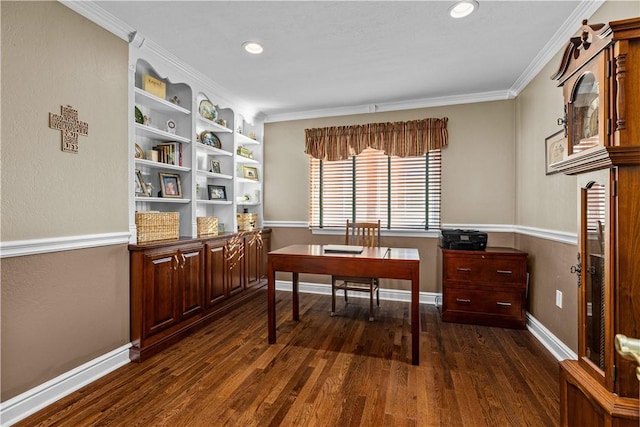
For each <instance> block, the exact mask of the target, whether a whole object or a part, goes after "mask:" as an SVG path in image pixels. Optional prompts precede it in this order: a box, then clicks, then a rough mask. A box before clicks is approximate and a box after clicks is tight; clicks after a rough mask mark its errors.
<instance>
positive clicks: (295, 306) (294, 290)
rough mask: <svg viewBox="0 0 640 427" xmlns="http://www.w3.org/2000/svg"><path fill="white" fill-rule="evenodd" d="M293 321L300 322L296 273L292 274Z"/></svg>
mask: <svg viewBox="0 0 640 427" xmlns="http://www.w3.org/2000/svg"><path fill="white" fill-rule="evenodd" d="M291 290H292V293H293V320H300V303H299V300H298V273H293V283H292V289H291Z"/></svg>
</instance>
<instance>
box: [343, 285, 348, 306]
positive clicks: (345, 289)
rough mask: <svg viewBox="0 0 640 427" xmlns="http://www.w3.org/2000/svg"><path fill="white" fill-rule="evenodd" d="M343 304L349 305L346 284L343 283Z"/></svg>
mask: <svg viewBox="0 0 640 427" xmlns="http://www.w3.org/2000/svg"><path fill="white" fill-rule="evenodd" d="M344 285H345V286H344V303H345V304H349V298H348V296H347V282H344Z"/></svg>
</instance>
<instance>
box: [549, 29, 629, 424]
mask: <svg viewBox="0 0 640 427" xmlns="http://www.w3.org/2000/svg"><path fill="white" fill-rule="evenodd" d="M552 78H553V79H554V80H557V81H558V83H559V86H560V87H562V91H563V94H564V102H565V117H564V118H562V119H559V124H562V125H564V127H565V140H564V144H563V149H564V155H563V156H562V160H561V161H559V162H557V163H555V164H553V165H552V167H554V168H555V169H556V170H559V171H562V172H564V173H566V174H569V175H578V183H579V184H580V190H579V193H580V195H579V199H580V203H579V204H580V209H579V232H578V235H579V239H578V240H579V252H578V259H577V264H576V265H575V266H573V267H572V270H573V271H574V272H576V273H577V275H578V277H577V281H578V286H579V288H578V289H579V291H578V295H579V297H578V331H579V333H578V360H565V361H562V362H560V418H561V419H560V425H561V426H582V427H589V426H619V427H623V426H634V427H638V425H639V418H640V416H639V409H638V408H639V405H638V398H639V390H640V388H639V383H638V379H637V378H636V367H635V365H634V364H633V362H631V361H628V360H626V359H624V358H623V357H621V356H620V355H619V354H618V353H617V352H616V350H615V346H614V339H615V336H616V335H617V334H623V335H625V336H627V337H635V338H638V337H640V18H633V19H627V20H621V21H614V22H610V23H608V24H595V25H591V24H589V23H587V21H583V25H582V27H581V28H580V30H579V32H578V33H577V34H576V36H575V37H573V38H571V40H570V42H569V44H568V46H567V48H566V50H565V51H564V55H563V58H562V62H561V65H560V68H559V70H558V72H557V73H556V74H555V75H554V76H553V77H552Z"/></svg>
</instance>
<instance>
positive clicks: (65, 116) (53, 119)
mask: <svg viewBox="0 0 640 427" xmlns="http://www.w3.org/2000/svg"><path fill="white" fill-rule="evenodd" d="M60 110H62V115H57V114H53V113H49V127H50V128H51V129H56V130H59V131H62V151H66V152H68V153H75V154H78V135H82V136H87V135H88V134H89V124H88V123H87V122H81V121H80V120H78V110H76V109H74V108H73V107H72V106H70V105H67V106H66V107H65V106H64V105H61V106H60Z"/></svg>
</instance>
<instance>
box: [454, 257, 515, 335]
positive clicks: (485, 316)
mask: <svg viewBox="0 0 640 427" xmlns="http://www.w3.org/2000/svg"><path fill="white" fill-rule="evenodd" d="M526 310H527V254H526V253H525V252H522V251H518V250H516V249H511V248H487V249H486V250H484V251H461V250H451V249H442V319H443V320H444V321H446V322H459V323H473V324H479V325H486V326H499V327H503V328H519V329H524V328H525V327H526V323H527V318H526Z"/></svg>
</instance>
